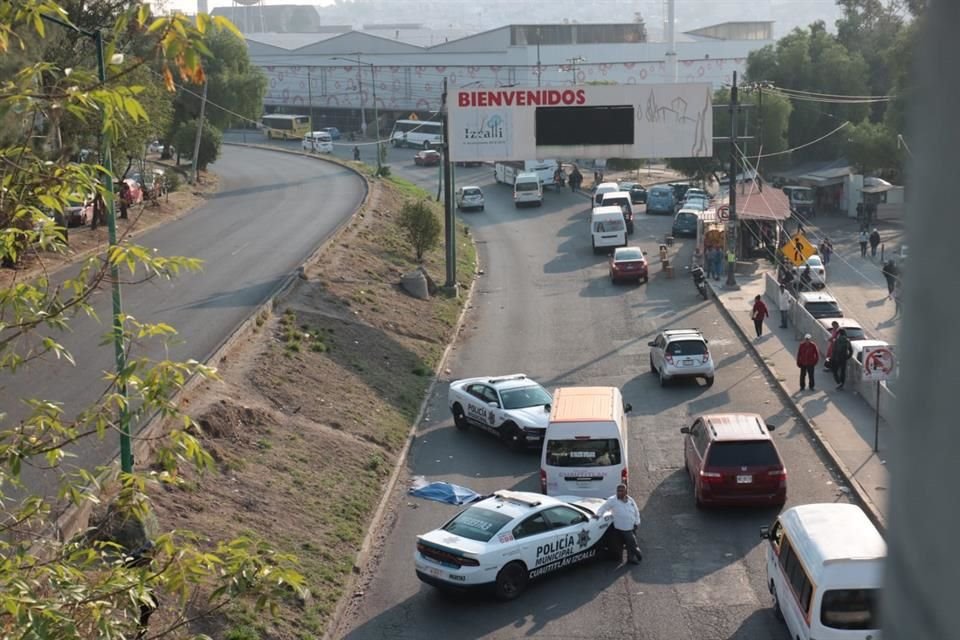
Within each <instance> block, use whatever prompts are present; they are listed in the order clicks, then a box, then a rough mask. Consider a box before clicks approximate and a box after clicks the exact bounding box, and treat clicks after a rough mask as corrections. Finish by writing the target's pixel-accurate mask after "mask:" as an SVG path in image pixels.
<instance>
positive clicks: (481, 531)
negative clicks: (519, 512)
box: [443, 507, 513, 542]
mask: <svg viewBox="0 0 960 640" xmlns="http://www.w3.org/2000/svg"><path fill="white" fill-rule="evenodd" d="M512 519H513V518H510V517H509V516H505V515H503V514H502V513H497V512H496V511H490V510H489V509H484V508H482V507H470V508H469V509H467V510H466V511H464V512H463V513H461V514H460V515H458V516H457V517H456V518H454V519H453V520H451V521H450V522H448V523H447V525H446V526H445V527H444V528H443V530H444V531H449V532H450V533H452V534H454V535H458V536H460V537H462V538H469V539H470V540H478V541H480V542H487V541H489V540H490V538H492V537H493V536H495V535H497V532H498V531H500V529H503V526H504V525H505V524H507V523H508V522H510V521H511V520H512Z"/></svg>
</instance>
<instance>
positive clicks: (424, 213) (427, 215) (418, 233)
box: [399, 200, 442, 262]
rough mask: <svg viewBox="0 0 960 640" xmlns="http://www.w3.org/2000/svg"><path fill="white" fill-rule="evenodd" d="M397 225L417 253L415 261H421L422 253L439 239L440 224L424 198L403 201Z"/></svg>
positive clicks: (433, 245)
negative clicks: (415, 200) (416, 200)
mask: <svg viewBox="0 0 960 640" xmlns="http://www.w3.org/2000/svg"><path fill="white" fill-rule="evenodd" d="M399 225H400V228H401V229H403V231H404V233H405V234H406V237H407V240H408V241H409V242H410V244H411V246H412V247H413V250H414V252H415V253H416V255H417V262H423V254H424V253H426V252H427V251H430V250H431V249H433V248H434V247H436V246H437V244H438V243H439V241H440V232H441V231H442V225H441V224H440V219H439V217H438V216H437V214H436V212H435V211H434V210H433V208H432V207H431V206H430V205H429V204H428V203H427V202H426V201H425V200H420V201H419V202H407V203H404V205H403V208H402V209H400V220H399Z"/></svg>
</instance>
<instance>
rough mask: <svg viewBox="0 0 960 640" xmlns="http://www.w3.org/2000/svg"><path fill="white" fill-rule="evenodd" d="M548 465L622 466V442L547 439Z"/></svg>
mask: <svg viewBox="0 0 960 640" xmlns="http://www.w3.org/2000/svg"><path fill="white" fill-rule="evenodd" d="M547 464H548V465H550V466H551V467H606V466H609V465H614V464H620V441H619V440H617V439H616V438H608V439H597V440H550V439H547Z"/></svg>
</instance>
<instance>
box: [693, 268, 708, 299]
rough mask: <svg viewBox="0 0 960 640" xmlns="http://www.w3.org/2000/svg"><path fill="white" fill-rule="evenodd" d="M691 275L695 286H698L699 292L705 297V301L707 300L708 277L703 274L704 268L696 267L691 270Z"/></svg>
mask: <svg viewBox="0 0 960 640" xmlns="http://www.w3.org/2000/svg"><path fill="white" fill-rule="evenodd" d="M690 275H691V276H692V277H693V284H694V285H696V287H697V291H698V292H699V293H700V295H701V296H703V299H704V300H706V299H707V275H706V274H705V273H704V272H703V267H701V266H695V267H693V268H692V269H690Z"/></svg>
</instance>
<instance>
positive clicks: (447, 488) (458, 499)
mask: <svg viewBox="0 0 960 640" xmlns="http://www.w3.org/2000/svg"><path fill="white" fill-rule="evenodd" d="M409 493H410V495H412V496H416V497H418V498H423V499H424V500H435V501H437V502H446V503H447V504H467V503H469V502H473V501H474V500H476V499H478V498H479V497H480V494H478V493H477V492H476V491H473V490H471V489H467V488H466V487H461V486H460V485H456V484H450V483H449V482H427V481H426V479H424V477H423V476H417V477H416V478H414V479H413V484H412V486H411V487H410V491H409Z"/></svg>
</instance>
